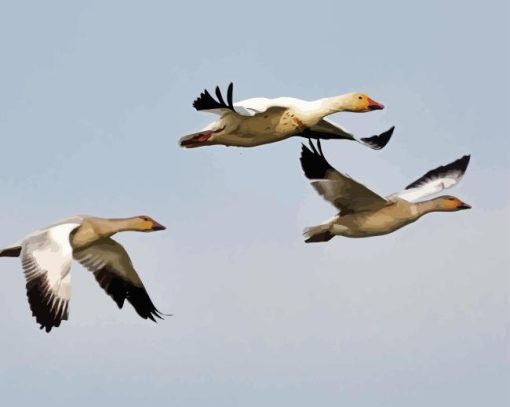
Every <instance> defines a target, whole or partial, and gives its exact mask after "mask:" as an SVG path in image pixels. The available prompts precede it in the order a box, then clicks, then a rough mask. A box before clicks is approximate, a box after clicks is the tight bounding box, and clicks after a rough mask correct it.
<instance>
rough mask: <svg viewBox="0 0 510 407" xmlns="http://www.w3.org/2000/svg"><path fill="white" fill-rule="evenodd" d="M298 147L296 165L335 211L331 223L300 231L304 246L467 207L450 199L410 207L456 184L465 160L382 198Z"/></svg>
mask: <svg viewBox="0 0 510 407" xmlns="http://www.w3.org/2000/svg"><path fill="white" fill-rule="evenodd" d="M310 146H311V149H308V148H307V147H306V146H304V145H303V148H302V153H301V166H302V168H303V171H304V172H305V175H306V177H307V178H309V179H310V180H311V184H312V186H313V187H314V188H315V189H316V190H317V192H318V193H319V194H320V195H321V196H322V197H324V198H325V199H326V200H327V201H329V202H330V203H332V204H333V205H334V206H335V207H336V208H337V209H338V210H339V211H340V212H339V214H338V215H336V216H335V217H333V218H332V219H330V220H328V221H326V222H324V223H322V224H320V225H317V226H312V227H309V228H307V229H305V232H304V235H305V237H306V242H307V243H310V242H323V241H328V240H330V239H331V238H333V237H334V236H345V237H353V238H360V237H371V236H380V235H385V234H388V233H392V232H394V231H396V230H398V229H400V228H402V227H404V226H406V225H409V224H410V223H413V222H415V221H417V220H418V219H419V218H420V217H422V216H423V215H425V214H428V213H431V212H454V211H458V210H462V209H469V208H470V206H469V205H467V204H466V203H464V202H462V201H461V200H459V199H458V198H455V197H453V196H441V197H438V198H434V199H430V200H425V201H421V202H413V201H414V200H416V199H420V198H422V197H424V196H428V195H431V194H433V193H437V192H440V191H441V190H443V189H445V188H450V187H452V186H453V185H455V184H456V183H457V182H459V181H460V179H461V178H462V176H463V175H464V172H465V171H466V168H467V166H468V163H469V156H464V157H462V158H460V159H458V160H456V161H454V162H452V163H450V164H448V165H445V166H441V167H438V168H436V169H434V170H431V171H429V172H427V173H426V174H425V175H424V176H422V177H421V178H419V179H418V180H416V181H415V182H413V183H411V184H410V185H408V186H407V188H406V189H405V190H404V191H403V192H400V193H398V194H393V195H390V196H389V197H386V198H384V197H382V196H380V195H379V194H377V193H375V192H373V191H372V190H370V189H368V188H367V187H365V186H364V185H362V184H360V183H358V182H357V181H355V180H353V179H352V178H350V177H348V176H347V175H345V174H342V173H341V172H339V171H337V170H336V169H335V168H333V167H332V166H331V165H330V164H329V163H328V162H327V161H326V159H325V158H324V155H323V153H322V149H321V147H320V142H319V144H318V147H319V149H318V150H317V149H316V148H315V147H314V146H313V144H312V143H311V142H310Z"/></svg>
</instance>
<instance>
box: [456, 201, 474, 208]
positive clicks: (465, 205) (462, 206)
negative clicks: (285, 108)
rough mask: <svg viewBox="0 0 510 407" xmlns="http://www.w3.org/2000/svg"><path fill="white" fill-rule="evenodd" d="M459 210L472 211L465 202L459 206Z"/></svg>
mask: <svg viewBox="0 0 510 407" xmlns="http://www.w3.org/2000/svg"><path fill="white" fill-rule="evenodd" d="M457 209H471V205H468V204H467V203H465V202H462V203H461V204H460V205H459V206H457Z"/></svg>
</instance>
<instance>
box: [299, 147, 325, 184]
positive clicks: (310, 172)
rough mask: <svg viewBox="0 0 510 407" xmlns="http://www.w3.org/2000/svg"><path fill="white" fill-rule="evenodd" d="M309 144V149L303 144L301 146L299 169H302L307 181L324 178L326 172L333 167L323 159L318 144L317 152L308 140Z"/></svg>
mask: <svg viewBox="0 0 510 407" xmlns="http://www.w3.org/2000/svg"><path fill="white" fill-rule="evenodd" d="M309 143H310V147H311V149H309V148H308V147H307V146H305V145H304V144H302V145H301V146H302V148H301V157H300V162H301V168H303V172H304V173H305V176H306V177H307V178H308V179H321V178H325V177H326V172H327V171H328V170H332V169H333V167H332V166H331V165H330V164H329V163H328V161H327V160H326V158H324V155H323V154H322V149H321V146H320V144H318V147H319V151H317V149H316V148H315V147H314V145H313V143H312V141H311V140H309ZM312 150H313V151H312Z"/></svg>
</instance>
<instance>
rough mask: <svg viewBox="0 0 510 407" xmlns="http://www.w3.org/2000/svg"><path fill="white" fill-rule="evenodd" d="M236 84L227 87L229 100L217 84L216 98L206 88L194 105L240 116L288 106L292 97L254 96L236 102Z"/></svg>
mask: <svg viewBox="0 0 510 407" xmlns="http://www.w3.org/2000/svg"><path fill="white" fill-rule="evenodd" d="M233 91H234V85H233V83H232V82H231V83H230V84H229V85H228V88H227V101H226V102H225V99H224V98H223V95H222V93H221V90H220V88H219V87H218V86H216V89H215V94H216V98H217V100H216V99H214V97H213V96H212V95H211V94H210V93H209V91H208V90H207V89H205V90H204V91H203V92H202V93H201V94H200V96H199V97H198V98H197V99H195V101H194V102H193V107H194V108H195V109H196V110H199V111H207V112H210V113H215V114H219V115H224V114H226V113H236V114H238V115H240V116H255V115H256V114H259V113H265V112H267V111H268V110H269V109H285V108H287V107H288V106H287V105H286V103H285V101H286V100H287V99H288V100H291V98H278V99H268V98H252V99H246V100H243V101H241V102H238V103H234V102H233V99H232V95H233Z"/></svg>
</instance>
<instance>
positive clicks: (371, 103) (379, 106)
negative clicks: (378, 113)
mask: <svg viewBox="0 0 510 407" xmlns="http://www.w3.org/2000/svg"><path fill="white" fill-rule="evenodd" d="M367 107H368V110H370V111H372V110H382V109H384V105H383V104H382V103H378V102H376V101H375V100H373V99H370V98H368V106H367Z"/></svg>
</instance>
